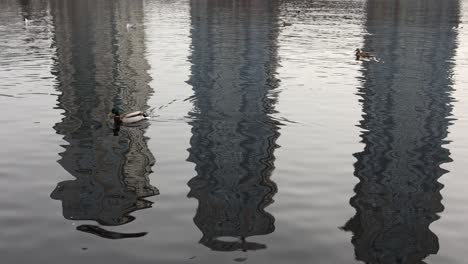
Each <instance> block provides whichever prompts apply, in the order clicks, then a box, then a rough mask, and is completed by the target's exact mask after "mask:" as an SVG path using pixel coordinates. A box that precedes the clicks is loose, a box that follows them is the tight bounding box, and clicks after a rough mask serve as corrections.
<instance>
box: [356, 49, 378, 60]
mask: <svg viewBox="0 0 468 264" xmlns="http://www.w3.org/2000/svg"><path fill="white" fill-rule="evenodd" d="M355 52H356V53H355V54H356V60H359V59H361V58H363V59H370V58H374V55H372V54H370V53H369V52H364V51H362V50H361V49H356V50H355Z"/></svg>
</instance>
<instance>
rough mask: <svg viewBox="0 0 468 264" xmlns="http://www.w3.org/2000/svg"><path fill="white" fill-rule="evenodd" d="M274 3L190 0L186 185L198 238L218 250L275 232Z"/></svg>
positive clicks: (250, 246)
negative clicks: (192, 171)
mask: <svg viewBox="0 0 468 264" xmlns="http://www.w3.org/2000/svg"><path fill="white" fill-rule="evenodd" d="M274 3H275V1H247V2H246V1H241V2H232V1H222V0H219V1H208V0H196V1H191V17H192V49H193V51H192V56H191V61H192V76H191V79H190V83H191V84H192V86H193V90H194V93H195V95H194V97H195V100H194V106H195V110H194V111H193V112H191V113H190V115H191V116H192V118H193V121H192V122H191V125H192V134H193V135H192V138H191V141H190V144H191V148H190V150H189V151H190V157H189V160H190V161H191V162H193V163H195V165H196V171H197V174H198V175H197V176H196V177H194V178H193V179H191V180H190V182H189V183H188V185H189V186H190V189H191V190H190V193H189V197H195V198H196V199H197V200H198V202H199V205H198V209H197V213H196V216H195V218H194V222H195V224H196V225H197V227H198V228H199V229H200V230H201V231H202V233H203V238H202V239H201V240H200V243H202V244H204V245H205V246H207V247H209V248H211V249H213V250H219V251H233V250H239V249H242V250H255V249H261V248H265V245H262V244H257V243H253V242H247V241H246V238H247V237H250V236H255V235H265V234H269V233H271V232H273V230H274V218H273V216H272V215H270V214H269V213H267V212H265V210H264V208H265V207H267V206H268V205H269V204H270V203H272V197H273V195H274V194H275V193H276V185H275V184H274V183H273V182H272V181H271V180H270V176H271V173H272V171H273V169H274V165H273V162H274V156H273V151H274V150H275V148H276V147H277V146H276V145H275V141H276V139H277V138H278V136H279V133H278V127H277V124H275V122H274V121H273V120H272V119H271V118H270V117H269V114H271V113H272V112H273V109H272V108H273V105H274V103H275V100H276V99H275V95H271V96H269V95H270V93H274V91H273V89H274V88H275V87H276V86H277V80H276V79H275V77H274V74H275V68H276V43H275V42H276V35H277V32H276V29H275V28H276V27H275V24H276V17H275V14H277V10H276V7H275V4H274ZM226 237H231V239H230V240H229V241H227V240H226ZM232 238H236V239H238V240H237V241H235V240H232Z"/></svg>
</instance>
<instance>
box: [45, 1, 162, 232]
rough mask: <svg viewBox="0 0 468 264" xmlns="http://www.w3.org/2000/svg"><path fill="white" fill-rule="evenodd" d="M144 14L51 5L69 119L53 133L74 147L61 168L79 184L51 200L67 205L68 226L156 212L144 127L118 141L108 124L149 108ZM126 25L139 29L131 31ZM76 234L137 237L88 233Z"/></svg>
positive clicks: (64, 185) (128, 8) (90, 5)
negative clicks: (115, 114)
mask: <svg viewBox="0 0 468 264" xmlns="http://www.w3.org/2000/svg"><path fill="white" fill-rule="evenodd" d="M142 12H143V1H142V0H140V1H139V0H132V1H124V0H121V1H115V0H99V1H74V0H66V1H63V0H57V1H51V13H52V17H53V23H54V27H55V32H54V33H55V35H54V36H55V37H54V42H55V46H56V49H57V58H56V64H55V69H54V71H55V72H54V73H55V74H56V76H57V81H58V88H57V89H58V90H59V91H60V92H61V95H60V96H59V98H58V107H59V108H61V109H63V110H64V111H65V113H64V114H63V115H64V117H63V119H62V121H61V122H59V123H57V124H56V126H55V127H54V128H55V129H56V131H57V133H59V134H61V135H63V136H64V139H65V140H66V141H67V142H68V144H67V145H65V146H63V147H64V148H65V151H64V152H62V153H60V155H61V157H62V158H61V159H60V160H59V161H58V162H59V163H60V165H62V166H63V168H64V169H65V170H67V171H68V172H69V173H70V174H71V175H73V176H74V177H75V178H76V179H75V180H68V181H64V182H60V183H58V185H57V188H56V189H55V190H54V191H53V192H52V194H51V197H52V198H53V199H56V200H61V201H62V206H63V216H64V217H65V218H66V219H73V220H94V221H97V222H98V223H99V224H101V225H108V226H113V225H122V224H125V223H128V222H130V221H132V220H133V219H134V217H132V216H130V215H129V214H130V213H131V212H133V211H136V210H140V209H144V208H148V207H151V204H152V202H150V201H147V200H145V199H143V198H145V197H148V196H153V195H156V194H158V190H157V189H156V188H155V187H154V186H151V184H150V182H149V179H148V175H149V174H150V173H151V167H152V166H153V164H154V162H155V160H154V157H153V155H152V154H151V152H150V150H149V149H148V146H147V143H146V141H147V138H145V136H144V132H145V127H144V126H140V127H122V128H121V130H120V133H119V134H118V136H114V135H113V132H112V123H111V121H110V117H109V116H108V115H109V113H110V111H111V109H112V108H113V107H119V108H121V109H122V110H123V111H124V112H128V111H132V110H145V109H147V108H148V106H147V104H146V101H147V99H148V97H149V95H150V94H151V93H152V90H151V88H150V87H149V86H148V81H149V79H150V77H149V76H148V74H147V72H146V70H147V69H148V65H147V62H146V60H145V57H144V52H145V47H144V32H143V28H142V26H141V25H142V21H143V14H142ZM127 23H131V24H137V25H139V26H137V27H136V28H132V29H131V30H128V29H127V26H126V25H127ZM77 229H78V230H80V231H84V232H88V233H93V234H96V235H99V236H102V237H107V238H124V237H132V235H131V234H120V236H119V234H117V233H111V232H109V231H105V230H103V229H102V228H99V227H93V226H89V225H86V226H80V227H78V228H77ZM141 235H142V233H136V234H134V236H133V237H135V236H141Z"/></svg>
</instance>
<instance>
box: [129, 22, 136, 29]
mask: <svg viewBox="0 0 468 264" xmlns="http://www.w3.org/2000/svg"><path fill="white" fill-rule="evenodd" d="M135 28H136V26H135V25H134V24H129V23H127V30H129V29H135Z"/></svg>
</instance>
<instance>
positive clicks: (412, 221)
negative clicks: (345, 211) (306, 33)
mask: <svg viewBox="0 0 468 264" xmlns="http://www.w3.org/2000/svg"><path fill="white" fill-rule="evenodd" d="M459 5H460V3H459V2H458V1H455V0H450V1H436V0H430V1H420V0H417V1H396V0H394V1H368V4H367V22H366V25H365V26H366V29H367V31H368V32H369V35H367V36H366V37H365V41H364V49H365V50H367V51H371V52H375V53H376V54H377V55H378V56H379V57H380V58H381V59H382V61H383V63H376V62H364V63H363V67H362V73H363V87H362V88H361V89H360V90H359V95H360V96H361V97H362V99H361V100H360V101H361V102H362V105H363V112H364V114H363V120H362V121H361V124H360V127H361V128H363V129H364V132H362V135H361V137H362V142H363V143H364V144H365V147H364V150H363V151H362V152H360V153H356V154H355V156H356V158H357V162H356V163H355V175H356V176H357V177H358V178H359V180H360V182H359V183H358V184H357V185H356V187H355V192H356V195H355V196H354V197H353V198H351V201H350V203H351V205H352V206H353V207H354V208H355V209H356V215H355V216H354V217H352V218H351V219H350V220H349V221H348V222H347V223H346V224H345V225H344V227H343V229H344V230H346V231H351V232H352V233H353V237H352V240H351V242H352V243H353V245H354V248H355V254H356V258H357V259H358V260H360V261H363V262H365V263H424V262H423V259H424V258H426V257H427V256H429V255H430V254H437V252H438V250H439V242H438V238H437V236H436V235H435V234H434V233H433V232H432V231H431V230H430V229H429V225H430V224H431V223H432V222H434V221H436V220H437V219H438V218H439V216H438V215H437V214H438V213H440V212H442V211H443V209H444V207H443V205H442V203H441V201H442V195H441V194H440V190H441V189H442V187H443V185H442V184H441V183H439V182H438V178H439V177H441V176H442V175H443V174H445V173H446V172H447V171H446V170H444V169H443V168H441V167H440V166H441V164H443V163H447V162H451V159H450V157H449V156H450V152H449V150H448V149H446V148H444V147H443V145H446V144H447V143H448V141H447V140H445V138H446V137H447V134H448V131H447V130H448V127H449V126H450V124H451V119H450V116H451V111H452V104H451V102H452V98H451V91H452V80H451V70H452V67H453V62H452V60H453V57H454V54H455V50H456V38H457V34H456V32H455V31H453V30H452V28H453V27H454V26H457V25H458V17H457V14H459Z"/></svg>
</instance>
